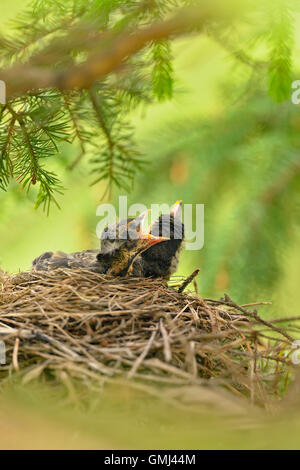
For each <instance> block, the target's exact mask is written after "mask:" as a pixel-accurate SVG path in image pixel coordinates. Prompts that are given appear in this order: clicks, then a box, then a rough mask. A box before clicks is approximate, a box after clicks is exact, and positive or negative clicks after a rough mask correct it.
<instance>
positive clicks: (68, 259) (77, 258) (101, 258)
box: [32, 211, 165, 276]
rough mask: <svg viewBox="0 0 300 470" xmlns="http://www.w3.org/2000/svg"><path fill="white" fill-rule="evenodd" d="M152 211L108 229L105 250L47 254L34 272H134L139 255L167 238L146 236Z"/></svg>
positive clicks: (105, 237) (48, 252) (49, 252)
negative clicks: (145, 231) (73, 270)
mask: <svg viewBox="0 0 300 470" xmlns="http://www.w3.org/2000/svg"><path fill="white" fill-rule="evenodd" d="M147 213H148V211H146V212H143V213H142V214H141V215H140V216H139V217H136V218H135V219H127V220H122V221H120V222H119V223H118V224H116V225H110V226H108V227H106V229H104V231H103V232H102V235H101V239H102V243H101V251H99V250H84V251H78V252H75V253H71V254H68V253H63V252H60V251H58V252H55V253H53V252H51V251H47V252H46V253H43V254H42V255H40V256H39V257H38V258H36V259H35V260H34V261H33V263H32V269H33V270H34V271H52V270H54V269H58V268H63V269H72V268H74V269H76V268H83V269H87V270H89V271H92V272H96V273H100V274H105V273H107V274H112V275H115V276H116V275H125V274H127V270H129V269H130V272H133V270H132V267H131V264H132V261H133V260H134V259H135V258H136V256H137V255H139V254H140V253H143V252H144V251H145V250H147V249H148V248H149V247H151V246H153V245H154V244H156V243H159V242H162V241H165V238H164V237H156V236H154V235H150V234H144V233H143V230H142V224H143V222H144V219H145V217H146V215H147Z"/></svg>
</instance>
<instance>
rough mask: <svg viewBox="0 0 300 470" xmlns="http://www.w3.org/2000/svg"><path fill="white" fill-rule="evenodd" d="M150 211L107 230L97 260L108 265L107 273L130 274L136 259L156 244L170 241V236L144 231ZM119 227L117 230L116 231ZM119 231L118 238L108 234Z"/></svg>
mask: <svg viewBox="0 0 300 470" xmlns="http://www.w3.org/2000/svg"><path fill="white" fill-rule="evenodd" d="M148 212H149V211H145V212H143V213H142V214H140V215H139V216H138V217H136V218H135V219H127V220H126V221H121V223H119V224H118V225H117V227H116V228H115V227H114V231H112V230H111V229H109V230H107V231H106V235H105V238H103V240H105V243H104V246H103V245H102V249H101V251H100V252H99V253H98V255H97V260H98V261H99V262H101V263H102V264H106V265H107V271H106V272H107V274H112V275H114V276H118V275H119V276H124V275H126V274H129V273H130V271H131V268H132V265H133V263H134V260H135V259H136V258H137V257H138V256H139V255H141V254H142V253H144V252H146V251H147V250H149V249H150V248H151V247H153V246H154V245H158V244H160V243H162V242H167V241H169V238H168V237H165V236H159V235H155V234H151V233H148V232H144V230H143V223H144V220H145V218H146V216H147V214H148ZM111 227H112V226H111ZM116 229H117V231H116ZM112 233H114V234H115V233H117V235H118V237H117V238H109V237H108V236H107V235H108V234H112Z"/></svg>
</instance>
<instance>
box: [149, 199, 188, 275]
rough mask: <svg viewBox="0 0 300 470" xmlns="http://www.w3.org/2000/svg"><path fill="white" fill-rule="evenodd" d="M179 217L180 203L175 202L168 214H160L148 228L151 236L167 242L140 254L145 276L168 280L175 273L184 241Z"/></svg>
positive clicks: (180, 212) (182, 225)
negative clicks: (162, 238)
mask: <svg viewBox="0 0 300 470" xmlns="http://www.w3.org/2000/svg"><path fill="white" fill-rule="evenodd" d="M181 216H182V201H176V202H175V204H174V205H173V207H172V209H171V211H170V213H169V214H161V215H160V217H159V218H158V219H157V220H156V221H155V222H154V223H153V224H152V225H151V226H150V229H149V233H150V234H151V235H153V236H156V237H164V238H167V239H168V240H166V242H165V243H163V244H160V245H156V246H153V247H151V248H150V249H149V250H147V251H145V252H144V253H143V254H142V258H143V260H144V273H145V276H152V277H166V278H169V277H170V275H171V274H173V273H174V272H175V271H176V268H177V264H178V259H179V252H180V249H181V247H182V242H183V239H184V224H183V223H182V221H181Z"/></svg>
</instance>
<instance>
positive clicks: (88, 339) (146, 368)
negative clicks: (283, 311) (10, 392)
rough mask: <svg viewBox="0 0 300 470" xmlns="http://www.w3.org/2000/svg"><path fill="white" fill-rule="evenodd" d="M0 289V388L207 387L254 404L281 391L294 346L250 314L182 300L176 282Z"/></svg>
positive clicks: (32, 283) (70, 279)
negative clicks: (14, 384) (33, 384)
mask: <svg viewBox="0 0 300 470" xmlns="http://www.w3.org/2000/svg"><path fill="white" fill-rule="evenodd" d="M0 279H1V283H2V288H1V291H0V340H2V341H4V343H5V345H6V355H7V358H6V366H1V368H0V377H1V378H2V380H7V377H8V375H11V374H12V372H14V373H15V374H16V373H17V374H19V375H21V376H22V380H23V382H24V383H27V382H29V381H31V380H33V379H37V378H40V379H41V378H43V379H44V380H46V381H48V380H49V381H51V380H57V379H58V378H59V377H60V378H62V377H64V378H66V376H68V377H69V378H70V377H71V378H74V379H77V380H80V381H81V382H82V383H83V384H90V383H93V384H95V383H101V384H103V383H105V382H106V381H108V382H109V381H111V380H112V379H122V380H123V379H124V378H126V379H127V380H128V381H129V382H130V383H135V384H137V383H139V384H140V385H141V384H145V383H148V384H151V387H153V386H154V385H155V387H156V388H155V390H156V392H155V393H158V394H162V393H163V390H164V389H165V388H166V387H167V388H168V389H170V387H179V386H192V387H195V386H203V384H204V385H206V386H208V387H222V388H224V387H225V388H227V389H229V390H231V391H233V392H235V394H236V395H239V396H241V397H246V398H248V397H250V398H251V400H252V402H254V401H256V402H259V403H266V402H267V401H268V399H269V397H270V396H277V395H278V394H279V393H280V391H282V388H283V384H284V386H286V384H287V382H288V380H287V377H288V374H289V370H290V367H291V361H290V358H289V357H288V352H289V351H290V347H291V343H292V342H293V338H292V337H291V336H290V335H289V334H288V333H287V331H286V330H283V329H281V328H279V327H277V326H276V325H277V323H276V322H266V321H265V320H263V319H261V318H260V317H259V316H258V315H257V312H256V311H253V310H249V307H251V308H252V306H253V305H255V304H248V305H244V306H240V305H237V304H235V303H234V302H233V301H232V300H231V299H230V298H229V297H228V296H225V299H222V300H213V299H203V298H201V297H200V296H199V295H196V294H184V293H179V292H178V282H179V280H178V279H175V280H173V286H168V285H167V284H166V282H165V281H163V280H160V279H156V280H155V279H134V278H113V277H108V276H106V275H100V274H95V273H91V272H88V271H85V270H57V271H51V272H39V273H20V274H17V275H9V274H6V273H1V278H0ZM176 282H177V285H176ZM8 373H9V374H8ZM152 390H154V389H152Z"/></svg>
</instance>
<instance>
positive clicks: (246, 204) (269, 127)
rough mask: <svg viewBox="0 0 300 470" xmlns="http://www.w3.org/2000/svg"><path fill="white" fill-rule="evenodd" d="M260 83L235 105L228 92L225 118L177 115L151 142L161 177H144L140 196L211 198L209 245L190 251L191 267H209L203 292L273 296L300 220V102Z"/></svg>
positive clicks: (241, 298) (204, 200)
mask: <svg viewBox="0 0 300 470" xmlns="http://www.w3.org/2000/svg"><path fill="white" fill-rule="evenodd" d="M260 88H261V87H260ZM260 88H259V89H257V88H255V89H254V90H252V92H251V93H249V97H248V98H247V99H244V100H243V101H242V102H238V103H236V104H235V105H234V104H233V103H232V99H230V100H229V99H227V101H226V104H225V105H224V111H223V113H222V114H221V115H220V116H219V118H210V119H205V118H202V119H197V120H193V121H191V122H187V123H183V122H182V123H179V122H176V123H175V122H172V121H171V122H169V123H168V126H165V127H164V128H163V129H160V132H159V143H160V145H159V147H158V146H155V145H154V142H152V145H151V142H150V143H149V144H148V146H147V148H148V149H153V150H152V151H151V153H150V157H151V159H152V160H153V168H152V175H153V177H152V178H151V179H150V178H149V177H147V178H146V177H145V176H143V175H142V176H141V178H140V180H141V181H140V184H139V186H138V188H137V190H136V191H135V195H134V197H135V199H138V200H146V203H148V204H151V203H153V201H154V202H156V200H157V194H159V197H160V199H161V200H176V199H178V198H180V199H183V201H184V202H185V203H192V204H195V203H204V204H205V227H204V229H205V242H204V248H203V249H202V250H200V251H186V252H185V254H184V261H185V263H186V272H189V273H190V272H191V271H192V270H193V269H195V268H197V267H198V266H199V267H201V271H200V276H199V289H200V292H201V295H203V296H208V297H209V296H213V295H214V296H215V295H216V294H217V295H218V294H219V295H223V294H224V292H229V293H230V295H231V296H232V297H233V298H235V299H238V300H239V301H241V302H247V301H249V302H251V300H253V298H256V297H255V296H257V295H260V296H265V298H267V299H272V296H273V292H274V291H273V289H274V287H275V286H276V285H277V283H278V281H279V280H280V279H281V278H282V275H283V270H284V269H285V263H284V258H283V257H284V253H285V251H286V249H287V247H288V246H289V245H290V244H291V241H292V240H293V234H294V231H295V227H296V225H297V223H298V222H299V220H300V213H299V190H300V178H299V172H300V160H299V147H300V136H299V118H298V117H297V114H298V109H297V107H296V106H294V105H292V104H289V105H287V104H286V103H283V104H281V105H278V104H275V103H274V102H272V101H271V100H270V98H268V97H267V96H265V95H264V94H263V93H262V91H261V89H260ZM224 91H225V93H226V96H230V97H233V98H234V97H235V95H234V88H231V86H228V87H227V88H226V89H225V90H224ZM155 138H156V137H155ZM183 172H186V173H187V177H186V178H185V179H182V174H183ZM162 181H163V182H164V183H163V188H162V187H161V185H162ZM241 276H242V279H243V282H240V280H241Z"/></svg>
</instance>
